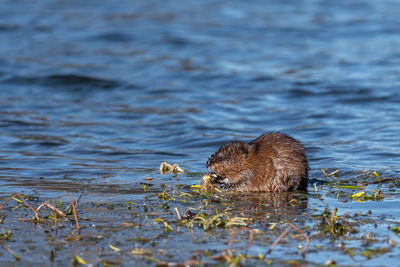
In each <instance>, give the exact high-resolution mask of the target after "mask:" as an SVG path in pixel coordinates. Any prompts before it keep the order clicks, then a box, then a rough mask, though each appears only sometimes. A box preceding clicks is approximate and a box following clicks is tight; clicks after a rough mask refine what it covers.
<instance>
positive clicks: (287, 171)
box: [206, 132, 308, 192]
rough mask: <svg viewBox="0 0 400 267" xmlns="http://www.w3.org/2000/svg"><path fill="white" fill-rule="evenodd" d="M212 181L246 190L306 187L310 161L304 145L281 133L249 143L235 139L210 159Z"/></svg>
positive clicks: (298, 188)
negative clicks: (308, 161) (308, 162)
mask: <svg viewBox="0 0 400 267" xmlns="http://www.w3.org/2000/svg"><path fill="white" fill-rule="evenodd" d="M206 166H207V168H208V169H209V171H210V172H211V174H212V175H210V176H211V182H212V183H214V184H215V183H218V184H222V185H224V186H225V188H227V189H231V190H235V191H243V192H266V191H274V192H284V191H293V190H306V188H307V179H308V164H307V159H306V156H305V151H304V147H303V146H302V145H301V144H300V142H299V141H297V140H296V139H294V138H292V137H290V136H288V135H286V134H283V133H279V132H270V133H266V134H262V135H261V136H259V137H258V138H256V139H255V140H253V141H251V142H249V143H246V142H241V141H233V142H229V143H227V144H225V145H224V146H222V147H221V148H220V149H218V150H217V152H215V153H214V154H213V155H212V156H211V157H210V158H209V159H208V161H207V164H206Z"/></svg>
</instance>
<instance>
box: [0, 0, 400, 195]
mask: <svg viewBox="0 0 400 267" xmlns="http://www.w3.org/2000/svg"><path fill="white" fill-rule="evenodd" d="M399 11H400V2H398V1H390V0H387V1H361V0H359V1H357V0H355V1H322V0H321V1H317V0H306V1H282V0H276V1H256V0H254V1H183V2H181V1H153V0H150V1H101V2H99V1H61V0H58V1H57V0H56V1H55V0H52V1H50V0H44V1H24V0H18V1H11V0H2V1H1V2H0V184H1V188H0V193H1V194H2V195H9V194H10V193H11V192H14V191H17V192H21V191H24V192H27V193H32V192H33V193H35V192H36V193H38V192H40V194H41V195H42V196H44V197H46V196H47V197H52V196H56V195H59V194H61V193H63V192H74V193H77V192H82V191H85V192H89V193H88V195H87V199H90V197H91V195H90V192H92V193H93V196H94V195H95V193H100V194H101V195H102V196H107V194H119V193H129V189H130V188H135V187H137V185H138V183H139V182H141V181H143V178H145V177H148V176H151V177H154V178H155V179H154V181H153V182H154V183H155V184H156V185H157V184H162V183H169V182H171V181H174V182H179V183H184V184H193V183H198V177H194V178H190V177H185V178H176V179H175V180H174V178H171V176H160V175H159V174H158V168H159V164H160V163H161V162H162V161H168V162H171V163H175V162H176V163H179V165H180V166H181V167H183V168H185V169H187V170H189V171H191V172H206V171H207V170H206V168H205V162H206V160H207V158H208V157H209V156H210V155H211V154H212V153H213V152H214V151H215V150H216V149H217V148H218V147H219V146H220V145H222V144H224V143H225V142H227V141H229V140H233V139H240V140H248V141H250V140H252V139H253V138H256V137H257V136H259V135H260V134H261V133H264V132H268V131H283V132H286V133H288V134H290V135H292V136H293V137H295V138H296V139H298V140H300V141H301V142H302V143H303V144H304V145H305V147H306V148H307V155H308V159H309V163H310V167H311V175H312V176H313V177H317V178H319V176H318V175H319V174H320V172H319V168H332V169H340V170H342V171H362V170H376V171H378V172H380V173H382V172H383V173H387V174H394V175H396V174H397V173H398V171H399V170H400V169H399V165H398V162H399V159H400V139H399V134H400V121H399V115H400V90H399V88H400V69H399V66H400V50H399V47H400V28H399V27H398V25H399V24H400V17H399V15H398V14H399ZM317 173H318V174H317ZM310 187H311V185H310Z"/></svg>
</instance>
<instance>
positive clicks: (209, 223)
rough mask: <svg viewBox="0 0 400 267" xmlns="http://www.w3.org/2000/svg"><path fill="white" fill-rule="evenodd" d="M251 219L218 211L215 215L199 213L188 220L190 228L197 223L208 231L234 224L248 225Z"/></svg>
mask: <svg viewBox="0 0 400 267" xmlns="http://www.w3.org/2000/svg"><path fill="white" fill-rule="evenodd" d="M250 220H251V219H249V218H243V217H231V214H230V213H229V212H223V213H217V214H215V215H208V214H197V215H196V216H195V217H194V218H193V219H191V220H190V221H188V222H187V226H188V227H189V228H193V227H194V226H195V225H197V226H199V227H200V228H203V229H204V231H208V230H211V229H214V228H228V227H233V226H246V225H247V224H248V222H249V221H250Z"/></svg>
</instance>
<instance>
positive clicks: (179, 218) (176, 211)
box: [174, 207, 182, 220]
mask: <svg viewBox="0 0 400 267" xmlns="http://www.w3.org/2000/svg"><path fill="white" fill-rule="evenodd" d="M174 210H175V213H176V217H178V220H182V218H181V215H180V214H179V210H178V207H175V209H174Z"/></svg>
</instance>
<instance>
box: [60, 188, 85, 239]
mask: <svg viewBox="0 0 400 267" xmlns="http://www.w3.org/2000/svg"><path fill="white" fill-rule="evenodd" d="M64 196H70V197H71V204H72V211H73V213H74V217H75V222H76V229H78V233H80V232H81V228H80V226H79V222H78V216H77V215H76V210H75V203H74V197H73V196H72V195H71V194H63V195H61V196H58V197H56V198H55V199H54V200H53V205H54V207H55V206H56V200H57V199H59V198H62V197H64ZM54 226H55V228H56V233H57V212H56V211H55V210H54Z"/></svg>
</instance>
